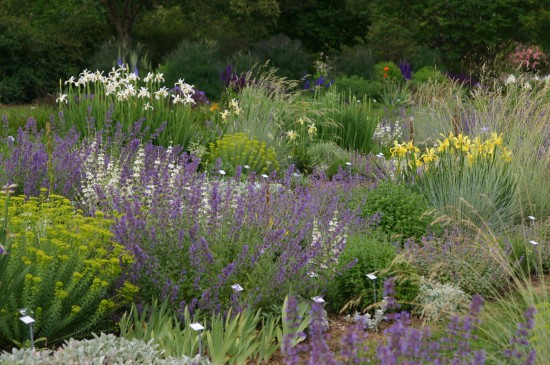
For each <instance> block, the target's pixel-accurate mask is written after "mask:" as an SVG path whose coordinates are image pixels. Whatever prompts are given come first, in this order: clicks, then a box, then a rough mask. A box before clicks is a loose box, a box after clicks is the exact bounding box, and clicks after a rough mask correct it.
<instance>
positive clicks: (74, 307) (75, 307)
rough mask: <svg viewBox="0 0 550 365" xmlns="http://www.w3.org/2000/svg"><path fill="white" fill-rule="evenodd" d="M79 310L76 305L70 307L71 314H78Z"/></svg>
mask: <svg viewBox="0 0 550 365" xmlns="http://www.w3.org/2000/svg"><path fill="white" fill-rule="evenodd" d="M80 309H81V308H80V306H78V305H73V306H72V307H71V312H73V313H78V312H80Z"/></svg>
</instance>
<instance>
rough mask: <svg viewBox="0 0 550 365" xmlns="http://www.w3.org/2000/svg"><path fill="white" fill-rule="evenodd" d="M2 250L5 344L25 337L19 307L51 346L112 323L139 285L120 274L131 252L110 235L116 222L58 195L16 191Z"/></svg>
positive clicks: (0, 325)
mask: <svg viewBox="0 0 550 365" xmlns="http://www.w3.org/2000/svg"><path fill="white" fill-rule="evenodd" d="M0 202H1V204H6V206H7V214H8V216H7V217H6V216H5V217H4V219H5V220H6V219H9V221H8V223H7V228H6V229H7V235H6V241H5V243H4V247H5V249H6V251H7V253H8V254H7V255H2V256H0V269H1V270H2V272H0V293H1V294H2V295H1V296H0V312H1V314H2V315H1V316H0V347H1V348H9V347H11V346H13V345H14V343H15V342H16V341H17V343H21V344H22V343H25V341H26V340H27V339H28V328H27V327H26V326H25V325H24V324H23V323H22V322H21V321H20V320H19V317H20V314H19V310H20V309H22V308H25V309H26V310H27V313H32V317H33V318H34V319H35V320H36V322H35V323H34V332H35V338H43V339H44V340H45V341H47V344H48V345H55V344H59V343H61V342H62V341H63V340H65V339H69V338H71V337H74V338H78V337H83V336H87V335H89V334H90V332H91V331H97V330H102V329H108V328H109V326H110V325H109V322H108V318H109V316H110V315H111V314H112V313H113V311H114V310H116V309H117V308H119V307H120V305H122V304H124V303H125V302H128V301H130V300H131V299H132V297H133V295H134V294H135V293H136V291H137V288H136V287H135V286H133V285H131V284H129V283H128V282H126V281H124V280H120V279H121V276H122V273H123V270H124V267H125V266H127V265H130V264H131V263H132V260H133V259H132V256H131V254H130V253H129V252H128V251H127V250H126V249H125V248H124V247H123V246H122V245H120V244H116V243H114V242H113V241H112V238H113V234H112V233H111V232H110V231H109V228H110V226H111V224H112V221H111V220H108V219H105V218H104V216H103V214H101V213H99V212H98V213H97V214H96V216H95V217H84V216H82V214H81V212H76V211H75V209H74V207H73V206H72V205H71V203H70V202H69V201H68V200H67V199H65V198H63V197H60V196H56V195H50V196H49V197H46V196H45V195H42V196H40V197H31V198H28V199H26V198H25V197H23V196H14V197H11V198H10V200H9V205H8V202H7V199H6V197H2V198H0Z"/></svg>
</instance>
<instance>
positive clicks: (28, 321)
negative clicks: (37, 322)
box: [19, 309, 34, 350]
mask: <svg viewBox="0 0 550 365" xmlns="http://www.w3.org/2000/svg"><path fill="white" fill-rule="evenodd" d="M19 313H21V314H22V315H23V317H19V320H20V321H21V322H23V323H25V324H26V325H27V326H29V332H30V339H31V349H33V350H34V335H33V333H32V324H33V323H34V319H33V318H32V317H31V316H28V315H27V310H26V309H20V310H19Z"/></svg>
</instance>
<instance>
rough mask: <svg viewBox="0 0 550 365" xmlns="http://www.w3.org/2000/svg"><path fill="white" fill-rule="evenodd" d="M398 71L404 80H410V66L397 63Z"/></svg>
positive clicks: (404, 62) (402, 62)
mask: <svg viewBox="0 0 550 365" xmlns="http://www.w3.org/2000/svg"><path fill="white" fill-rule="evenodd" d="M399 69H400V70H401V74H402V75H403V77H404V78H405V80H410V79H411V75H412V69H411V65H410V64H409V63H408V62H407V61H401V62H399Z"/></svg>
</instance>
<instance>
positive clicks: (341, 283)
mask: <svg viewBox="0 0 550 365" xmlns="http://www.w3.org/2000/svg"><path fill="white" fill-rule="evenodd" d="M395 255H396V249H395V247H394V246H393V245H392V244H391V243H390V242H388V240H387V239H385V237H384V235H383V234H380V233H377V232H373V234H370V233H367V234H364V233H360V234H354V235H350V236H349V237H348V238H347V240H346V248H345V249H344V251H343V252H342V254H341V255H340V258H339V260H338V261H339V265H338V268H337V272H338V273H339V275H336V276H335V277H334V279H333V281H332V283H331V284H330V285H329V286H328V292H327V305H328V308H329V309H331V310H332V311H340V310H341V309H342V308H344V307H345V310H346V311H348V312H349V311H353V310H357V309H359V310H362V309H363V308H366V307H367V306H369V305H371V304H373V303H374V302H373V299H374V286H373V283H372V282H371V280H369V279H368V278H367V277H366V276H365V275H366V274H371V273H376V275H378V276H379V279H378V280H377V282H376V286H377V301H380V300H382V294H383V288H382V284H383V282H384V279H385V277H386V276H382V275H379V274H378V273H379V272H380V271H382V270H384V269H387V268H389V267H390V265H391V263H392V261H393V259H394V258H395ZM350 265H353V266H351V267H349V266H350ZM346 304H347V305H346Z"/></svg>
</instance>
